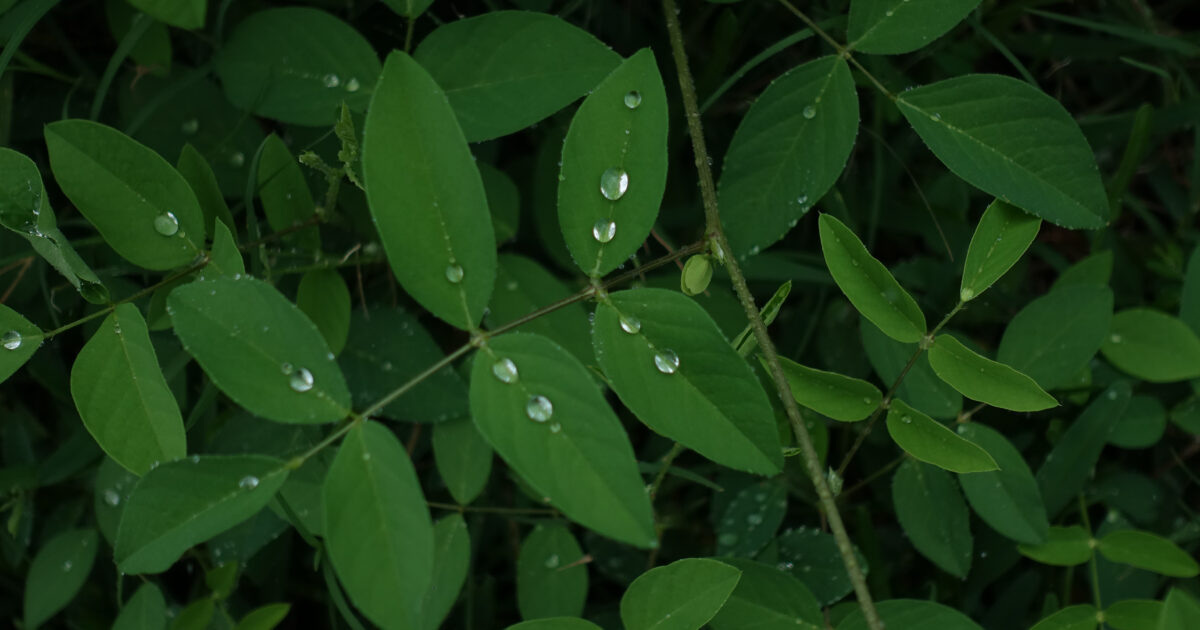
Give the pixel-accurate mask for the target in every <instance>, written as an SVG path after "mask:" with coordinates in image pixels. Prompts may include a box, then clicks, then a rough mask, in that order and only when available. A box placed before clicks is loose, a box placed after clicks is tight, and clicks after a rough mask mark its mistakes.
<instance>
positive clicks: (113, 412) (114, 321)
mask: <svg viewBox="0 0 1200 630" xmlns="http://www.w3.org/2000/svg"><path fill="white" fill-rule="evenodd" d="M71 398H72V399H74V401H75V408H76V409H78V410H79V417H80V418H81V419H83V425H84V426H85V427H87V430H88V433H91V434H92V437H93V438H95V440H96V443H97V444H99V445H100V448H102V449H104V452H105V453H108V456H109V457H111V458H112V459H113V460H114V461H116V462H117V463H118V464H121V465H122V466H124V467H125V468H127V469H129V470H130V471H131V472H133V473H134V474H136V475H142V474H145V472H146V471H148V470H150V468H151V467H152V466H154V465H155V464H156V463H158V462H166V461H171V460H173V459H178V458H180V457H183V456H184V455H186V454H187V436H186V434H185V432H184V428H183V415H182V414H180V412H179V405H178V404H177V403H176V402H175V396H174V395H173V394H171V390H170V389H169V388H168V387H167V381H166V379H165V378H164V377H163V372H162V369H161V368H160V367H159V364H158V357H156V356H155V354H154V347H153V346H152V345H151V344H150V331H149V330H148V329H147V327H146V320H144V319H142V313H141V311H139V310H138V309H137V307H136V306H134V305H132V304H121V305H120V306H118V307H117V308H116V309H115V310H114V311H113V312H112V314H111V315H109V316H108V317H106V318H105V319H104V321H103V322H102V323H101V324H100V327H99V328H97V329H96V332H95V334H93V335H92V338H91V339H90V340H88V342H87V344H85V345H84V346H83V349H82V350H80V351H79V356H78V357H77V358H76V359H75V364H74V365H73V366H72V367H71Z"/></svg>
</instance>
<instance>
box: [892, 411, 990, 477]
mask: <svg viewBox="0 0 1200 630" xmlns="http://www.w3.org/2000/svg"><path fill="white" fill-rule="evenodd" d="M887 430H888V434H889V435H891V436H892V439H893V440H895V441H896V444H897V445H898V446H899V447H900V448H902V449H904V451H905V452H907V453H908V454H909V455H912V456H913V457H915V458H917V459H919V460H921V461H923V462H926V463H929V464H933V465H934V466H937V467H939V468H944V469H946V470H949V471H950V472H957V473H977V472H985V471H989V470H997V469H998V468H999V467H998V466H997V465H996V461H995V460H994V459H992V456H991V455H989V454H988V452H987V451H986V450H984V449H983V448H982V447H980V446H979V445H977V444H974V443H972V442H971V441H969V440H967V439H965V438H962V437H959V436H958V435H956V434H955V433H954V431H951V430H950V429H948V428H947V427H946V425H944V424H942V423H940V422H938V421H936V420H934V419H933V418H930V417H929V416H927V415H925V414H923V413H921V412H920V411H917V410H916V409H913V408H912V407H910V406H908V404H907V403H905V402H904V401H903V400H900V399H898V398H897V399H893V400H892V402H891V404H890V405H889V407H888V415H887Z"/></svg>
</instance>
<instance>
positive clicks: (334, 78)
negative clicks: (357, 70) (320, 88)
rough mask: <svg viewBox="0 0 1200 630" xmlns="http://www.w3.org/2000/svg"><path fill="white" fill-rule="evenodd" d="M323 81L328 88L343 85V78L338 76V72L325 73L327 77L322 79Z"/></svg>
mask: <svg viewBox="0 0 1200 630" xmlns="http://www.w3.org/2000/svg"><path fill="white" fill-rule="evenodd" d="M321 82H322V83H324V84H325V87H327V88H335V87H337V86H339V85H341V83H342V80H341V79H340V78H338V75H336V74H327V75H325V78H323V79H321Z"/></svg>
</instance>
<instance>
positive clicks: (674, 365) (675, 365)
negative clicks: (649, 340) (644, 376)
mask: <svg viewBox="0 0 1200 630" xmlns="http://www.w3.org/2000/svg"><path fill="white" fill-rule="evenodd" d="M654 367H656V368H658V371H659V372H662V373H663V374H674V373H675V370H678V369H679V355H677V354H675V353H674V352H673V351H671V350H669V349H664V350H659V351H658V352H656V353H654Z"/></svg>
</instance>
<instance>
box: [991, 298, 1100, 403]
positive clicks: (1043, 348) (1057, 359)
mask: <svg viewBox="0 0 1200 630" xmlns="http://www.w3.org/2000/svg"><path fill="white" fill-rule="evenodd" d="M1112 305H1113V294H1112V290H1111V289H1109V288H1108V287H1107V286H1102V285H1099V284H1079V285H1072V286H1065V287H1063V288H1061V289H1055V290H1052V291H1050V292H1049V293H1047V294H1046V295H1043V296H1041V297H1039V298H1037V299H1035V300H1033V301H1031V302H1030V303H1028V304H1026V305H1025V307H1024V308H1022V309H1021V310H1020V311H1018V312H1017V314H1016V315H1015V316H1013V317H1012V319H1010V320H1009V322H1008V326H1007V327H1006V328H1005V329H1004V336H1003V337H1001V338H1000V346H999V347H998V348H997V349H996V360H997V361H999V362H1000V363H1004V364H1006V365H1008V366H1010V367H1012V368H1013V369H1014V370H1017V371H1019V372H1021V373H1022V374H1025V375H1026V376H1028V377H1029V378H1032V379H1033V380H1034V381H1035V382H1037V384H1038V385H1039V386H1041V387H1042V389H1055V388H1058V387H1062V386H1064V385H1067V384H1068V383H1069V382H1070V380H1071V378H1072V376H1073V375H1075V374H1078V373H1079V371H1080V370H1082V369H1083V368H1085V367H1086V366H1087V365H1088V362H1089V361H1091V359H1092V357H1093V356H1095V355H1096V352H1097V351H1098V350H1099V349H1100V345H1101V344H1103V343H1104V339H1105V338H1106V337H1107V336H1108V330H1109V327H1110V325H1111V323H1112Z"/></svg>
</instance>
